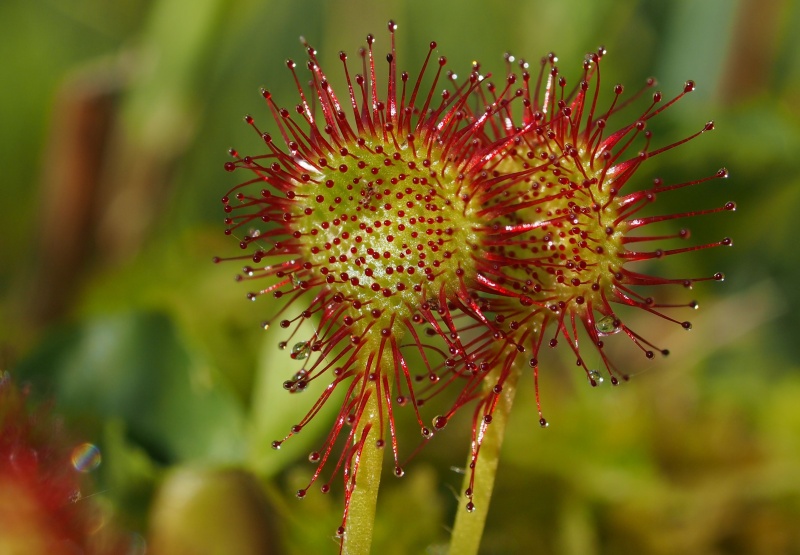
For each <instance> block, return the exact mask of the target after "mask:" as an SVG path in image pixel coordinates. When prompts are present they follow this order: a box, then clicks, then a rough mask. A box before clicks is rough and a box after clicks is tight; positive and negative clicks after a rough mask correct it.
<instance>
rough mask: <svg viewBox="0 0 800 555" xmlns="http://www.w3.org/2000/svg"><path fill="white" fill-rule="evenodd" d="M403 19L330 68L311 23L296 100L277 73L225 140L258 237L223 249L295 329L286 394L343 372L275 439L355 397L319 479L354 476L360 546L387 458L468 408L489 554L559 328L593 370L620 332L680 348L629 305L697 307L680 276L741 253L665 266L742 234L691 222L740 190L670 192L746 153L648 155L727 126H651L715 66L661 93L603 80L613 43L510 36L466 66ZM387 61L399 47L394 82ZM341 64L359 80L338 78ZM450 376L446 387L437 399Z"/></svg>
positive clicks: (478, 524)
mask: <svg viewBox="0 0 800 555" xmlns="http://www.w3.org/2000/svg"><path fill="white" fill-rule="evenodd" d="M396 29H397V26H396V25H395V23H394V22H389V25H388V34H389V39H390V41H389V47H388V52H379V49H378V48H377V43H376V41H375V38H374V37H373V36H372V35H368V36H367V41H366V45H365V46H364V47H363V48H362V49H361V50H360V51H359V52H358V54H357V55H356V56H348V54H346V53H344V52H341V53H340V54H339V59H340V61H341V66H340V67H338V68H323V67H321V64H320V62H319V60H318V58H317V51H316V50H315V49H314V47H313V46H312V45H310V44H308V43H304V46H305V49H306V54H305V60H304V61H303V62H302V63H297V62H295V61H292V60H289V61H287V62H286V64H287V66H288V70H289V73H288V75H289V78H290V79H292V80H293V82H294V83H295V84H296V89H297V97H296V99H295V100H294V101H293V102H292V103H290V104H284V103H285V102H286V99H278V98H274V97H273V95H272V94H271V93H270V91H269V90H267V89H263V90H262V91H261V94H262V97H263V102H264V109H263V112H265V113H266V117H264V116H262V115H253V116H251V115H247V116H245V122H246V123H247V124H248V125H249V126H250V128H252V130H253V132H254V134H255V135H256V137H257V139H258V140H259V142H260V145H259V147H258V148H252V147H251V148H248V150H247V152H240V151H239V150H237V149H232V150H231V151H230V155H231V159H230V161H228V162H227V163H225V170H227V171H228V172H231V173H232V174H233V176H234V177H235V178H238V179H234V184H233V185H232V186H231V187H230V190H229V191H228V193H227V194H226V195H225V196H224V197H223V199H222V204H223V208H224V212H225V224H226V229H225V233H226V234H228V235H231V236H232V237H235V238H236V240H237V241H238V243H239V247H240V249H241V251H242V252H241V254H239V255H238V256H224V257H221V258H217V259H215V260H216V261H217V262H221V261H223V260H228V261H230V260H235V261H238V263H239V264H240V266H241V273H240V274H239V275H238V276H237V280H238V281H241V282H242V283H243V284H247V285H248V287H249V292H248V293H247V296H248V298H249V299H251V300H252V301H254V302H259V303H262V306H263V307H264V308H263V310H264V313H265V320H264V323H263V326H264V327H265V328H269V327H278V328H280V330H281V333H282V334H283V337H282V339H281V345H280V346H281V348H283V349H285V350H286V352H287V357H290V358H291V359H293V360H295V361H298V363H297V369H295V370H293V371H291V373H290V374H289V375H287V377H286V381H285V383H284V388H285V389H286V394H287V395H291V394H297V393H300V392H302V391H304V390H305V389H306V388H307V387H308V386H309V384H310V383H311V382H314V381H320V382H324V384H326V386H325V387H324V389H323V390H322V394H321V395H320V396H319V397H317V398H316V399H311V400H309V399H308V398H306V397H305V396H298V397H297V402H298V403H306V404H307V406H308V412H307V413H306V415H305V416H304V417H303V418H302V419H301V420H300V421H299V422H297V423H296V424H295V425H294V426H292V427H291V428H290V429H288V430H286V435H285V437H280V438H276V439H275V441H274V442H273V444H272V446H273V447H274V448H275V449H280V447H281V446H282V445H283V444H284V442H287V441H292V436H295V435H297V434H300V433H302V432H303V429H304V428H305V427H306V426H307V425H308V423H309V422H310V421H311V420H312V419H314V418H317V416H318V414H319V413H320V412H321V410H322V409H323V407H326V406H327V405H329V404H331V403H340V404H337V407H336V410H335V411H334V412H335V417H334V419H333V420H332V421H331V422H330V428H329V429H330V431H329V433H328V434H327V436H326V437H325V438H323V439H322V440H321V441H320V442H319V445H318V448H316V449H315V450H313V451H312V452H311V453H309V460H310V461H311V462H312V463H313V464H314V466H313V470H312V471H311V472H310V474H309V478H308V482H307V485H306V486H305V487H303V488H301V489H299V490H298V491H297V497H299V498H304V497H306V496H308V495H316V494H319V493H318V492H321V493H323V494H324V493H328V492H329V491H331V486H332V483H333V480H335V479H337V477H340V479H343V482H344V505H343V514H342V520H341V525H340V526H339V527H338V529H337V530H332V531H331V532H332V533H335V535H336V536H337V538H338V539H339V542H340V548H341V551H342V552H344V553H368V552H369V549H370V544H371V538H372V533H373V532H372V529H373V520H374V514H375V508H376V499H377V495H378V488H379V484H380V479H381V468H382V464H383V461H384V459H385V458H386V457H391V458H392V460H393V461H394V464H393V469H394V474H395V475H396V476H398V477H402V476H403V475H404V474H405V472H406V468H407V466H408V465H407V463H408V461H409V460H410V459H411V458H413V457H414V456H420V457H421V456H424V448H422V447H424V444H425V443H428V442H431V441H436V436H437V435H438V434H440V433H443V432H444V429H445V427H446V426H447V425H448V423H449V422H450V421H451V420H452V419H453V417H454V416H455V415H456V413H458V412H460V411H462V410H463V411H467V412H468V414H471V415H472V429H471V433H467V431H466V430H464V433H463V435H464V437H465V440H466V438H467V437H469V441H468V442H467V441H465V456H466V463H465V464H466V471H465V483H464V487H463V490H462V493H463V496H462V500H461V503H460V509H459V513H458V515H457V517H456V523H455V526H454V528H453V533H452V543H451V553H453V554H463V553H476V552H477V550H478V545H479V542H480V538H481V534H482V530H483V523H484V520H485V518H486V513H487V510H488V505H489V498H490V495H491V490H492V485H493V481H494V474H495V472H496V468H497V459H498V456H499V447H500V444H501V443H502V438H503V433H504V427H505V422H506V420H507V416H508V411H509V410H510V407H511V403H512V401H513V399H514V394H515V391H516V388H517V387H518V386H519V385H520V384H523V383H525V382H523V381H520V377H522V378H528V377H529V378H530V379H531V383H532V385H533V387H534V389H535V398H536V403H537V406H535V407H532V408H531V409H530V411H533V413H534V414H536V420H538V423H539V424H540V425H541V427H547V425H548V420H547V419H546V416H545V415H546V412H547V397H546V392H542V395H541V396H540V389H539V381H538V379H539V364H540V363H539V358H540V353H541V351H542V350H543V349H550V348H557V347H558V348H560V349H566V350H568V351H570V352H571V355H572V357H573V358H574V360H575V364H576V367H577V368H578V369H579V371H581V372H583V373H584V374H585V376H586V380H587V382H588V383H589V384H590V385H591V386H597V385H598V384H599V383H601V382H603V381H604V380H607V381H608V382H609V383H610V384H612V385H618V384H619V383H621V382H623V381H626V380H627V379H628V378H627V373H626V370H625V368H619V367H618V366H617V365H616V364H615V363H614V361H613V359H612V357H611V356H610V355H608V354H607V352H606V344H607V343H609V342H611V341H617V340H618V339H617V338H618V337H619V338H625V339H627V341H628V342H629V343H630V344H631V345H632V346H633V348H634V349H638V351H640V352H641V356H642V357H644V358H645V359H649V358H653V357H655V356H666V355H668V350H667V347H666V346H664V345H661V344H660V343H659V342H658V341H657V340H656V339H654V338H651V337H649V336H648V334H647V331H646V330H641V329H637V328H635V327H634V326H633V325H630V324H629V323H628V317H629V315H630V314H631V309H634V310H638V311H640V312H645V313H648V314H649V315H650V316H651V317H652V318H655V319H663V320H667V321H669V322H671V323H673V324H674V325H675V326H677V327H678V328H681V327H682V328H684V329H686V330H689V329H690V328H691V323H690V321H689V320H686V317H687V316H686V314H687V313H688V312H690V311H691V310H692V309H694V308H697V303H696V302H694V301H693V300H692V299H691V297H687V298H686V299H685V300H684V301H680V302H677V303H676V302H675V301H673V300H672V299H673V297H674V295H673V294H672V293H671V292H670V293H664V292H665V291H667V290H670V289H674V288H677V289H678V290H681V289H684V290H687V291H688V290H690V289H691V288H692V287H693V286H694V285H695V284H697V283H699V282H703V281H722V280H723V276H722V274H721V273H717V274H714V275H709V276H679V277H675V276H672V275H670V274H669V272H668V271H665V270H662V267H663V268H668V266H669V261H670V260H671V259H672V258H673V257H674V256H677V255H680V254H683V253H688V252H692V251H699V250H703V249H707V248H715V247H720V246H730V245H731V244H732V241H731V239H730V238H728V237H720V238H719V239H718V240H716V241H713V242H710V243H696V242H693V241H692V239H691V233H690V231H689V229H688V228H686V227H681V225H682V224H681V223H680V222H682V221H683V220H687V219H693V218H696V217H700V216H704V217H705V216H709V215H712V214H715V213H719V212H726V211H733V210H735V204H734V203H732V202H728V203H725V204H724V205H723V206H716V207H714V206H704V207H695V208H691V207H689V208H687V209H686V210H684V211H681V212H675V213H672V212H658V206H659V204H658V202H657V201H658V199H659V198H661V197H662V196H667V195H670V196H673V195H680V194H681V192H682V191H685V190H687V189H689V188H694V187H701V186H703V187H706V186H712V185H713V184H714V183H715V182H717V181H718V180H720V179H724V178H725V177H727V170H725V169H724V168H723V169H710V170H709V172H708V174H707V175H706V176H701V177H699V178H694V179H691V180H689V181H685V182H680V183H667V182H664V181H663V180H661V179H659V178H654V176H652V175H650V176H648V175H647V167H648V161H649V160H650V159H652V158H654V157H656V156H658V157H662V156H679V155H678V154H677V153H676V151H678V150H680V149H682V148H686V146H685V143H687V142H689V141H692V140H694V139H696V138H697V137H698V136H699V135H701V134H703V133H705V132H706V131H710V130H712V129H713V128H714V124H713V123H711V122H708V123H702V124H700V125H698V129H697V132H696V133H694V134H692V135H690V136H687V137H685V138H684V139H682V140H679V141H677V142H674V143H667V144H664V143H660V142H659V141H658V137H657V136H656V135H654V134H653V133H652V132H651V131H650V129H649V124H650V123H651V122H652V120H653V119H654V118H657V117H659V116H661V115H662V114H663V113H664V112H665V111H669V110H674V109H676V108H675V106H676V103H677V102H678V101H679V100H682V99H683V97H684V96H686V95H688V94H689V93H691V92H692V91H693V90H694V88H695V84H694V82H692V81H687V82H685V83H682V84H678V85H677V86H672V85H671V84H670V85H668V86H667V87H665V92H663V93H662V92H661V90H660V89H659V88H657V86H656V82H655V80H648V81H647V82H646V83H644V84H643V85H642V86H641V87H638V88H637V87H634V90H633V91H630V92H629V90H628V89H625V88H624V87H623V86H622V85H619V84H608V83H606V82H605V81H604V80H603V79H601V73H602V71H601V68H602V67H604V66H605V64H607V63H609V62H608V61H607V60H606V57H605V55H606V52H605V50H604V49H602V48H601V49H598V50H596V51H594V52H591V53H589V54H588V55H587V56H586V57H585V59H584V60H583V69H582V73H580V74H579V78H578V79H577V80H576V81H575V82H569V81H568V80H567V78H565V77H564V75H563V74H562V72H561V71H560V69H559V66H558V59H557V58H556V56H555V55H554V54H548V55H546V56H544V57H543V58H542V59H541V61H538V60H537V61H536V63H529V62H527V61H524V60H522V61H517V60H516V59H515V58H514V57H513V56H511V55H507V56H506V60H507V64H506V68H505V72H504V73H503V74H502V75H497V76H493V75H490V74H488V73H483V70H482V67H481V66H480V65H479V64H478V63H474V64H473V66H472V67H471V68H466V69H467V71H466V73H465V74H464V75H461V76H460V75H457V72H454V71H452V70H450V69H449V67H448V64H447V59H446V58H445V57H444V56H440V55H439V53H438V49H439V46H438V45H437V44H436V43H435V42H431V43H430V44H429V45H428V54H427V57H426V58H425V61H424V63H423V64H422V67H421V68H418V69H416V70H414V71H411V70H406V69H405V68H404V67H403V66H402V64H401V63H400V60H401V58H400V56H398V53H397V52H396V48H395V41H394V38H395V32H396ZM476 54H480V55H484V54H485V53H476ZM573 62H574V61H568V63H573ZM578 63H579V62H578ZM379 64H385V65H387V66H388V77H387V79H386V81H385V82H382V80H381V79H378V78H377V77H376V74H378V73H382V71H376V67H377V66H379ZM575 65H578V64H577V63H576V64H575ZM458 69H459V72H460V70H461V68H458ZM333 71H338V72H340V73H341V74H342V75H343V76H344V82H345V83H346V85H345V86H344V87H342V88H339V89H337V90H334V88H333V86H332V85H331V84H330V83H329V81H328V75H329V74H330V73H331V72H333ZM670 91H672V92H670ZM607 93H610V94H607ZM654 209H655V212H654V211H653V210H654ZM665 226H668V227H669V226H671V227H672V229H671V230H670V231H667V232H663V231H662V230H663V229H664V228H665ZM651 229H652V230H653V231H651ZM651 262H653V263H652V264H651ZM687 295H688V293H687ZM662 299H663V300H662ZM309 324H310V326H311V327H310V328H309V327H308V326H309ZM307 329H311V330H313V332H311V333H308V332H305V331H303V330H307ZM417 361H421V363H420V362H417ZM439 398H442V399H443V400H444V401H443V403H444V405H443V404H442V403H430V401H431V400H438V399H439ZM342 399H343V400H342ZM430 404H434V405H435V406H437V407H441V406H445V407H449V408H447V409H446V410H444V411H443V410H441V408H438V409H437V410H436V411H435V412H433V411H429V408H428V407H429V405H430ZM529 417H530V415H529ZM400 419H411V420H412V421H413V422H415V423H416V425H417V427H418V429H419V433H420V436H419V439H418V440H416V441H408V440H406V441H399V440H398V433H397V428H398V421H399V420H400ZM448 430H450V428H448ZM449 433H459V432H458V431H456V430H453V431H449ZM537 441H547V438H546V435H545V436H544V437H543V438H539V439H537ZM408 443H410V445H409V444H408ZM421 448H422V449H421ZM387 451H388V452H390V454H387V453H386V452H387ZM418 453H419V454H418ZM272 456H275V457H279V456H281V454H280V453H273V454H272ZM315 490H316V491H315Z"/></svg>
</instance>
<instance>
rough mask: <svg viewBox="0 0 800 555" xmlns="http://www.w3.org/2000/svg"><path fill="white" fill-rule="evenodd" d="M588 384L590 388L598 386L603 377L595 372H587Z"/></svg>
mask: <svg viewBox="0 0 800 555" xmlns="http://www.w3.org/2000/svg"><path fill="white" fill-rule="evenodd" d="M588 377H589V383H590V384H591V385H592V387H595V386H598V385H600V384H601V383H603V376H602V374H600V372H599V371H597V370H589V376H588Z"/></svg>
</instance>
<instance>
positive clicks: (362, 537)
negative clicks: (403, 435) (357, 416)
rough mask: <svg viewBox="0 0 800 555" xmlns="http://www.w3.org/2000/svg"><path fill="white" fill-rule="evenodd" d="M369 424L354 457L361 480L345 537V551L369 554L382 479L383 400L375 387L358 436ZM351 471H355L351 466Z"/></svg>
mask: <svg viewBox="0 0 800 555" xmlns="http://www.w3.org/2000/svg"><path fill="white" fill-rule="evenodd" d="M367 426H369V427H370V428H369V432H368V433H367V437H366V438H365V439H364V444H363V447H362V449H361V453H360V454H359V455H356V457H358V459H356V458H355V457H354V460H353V462H352V466H353V467H354V466H355V465H358V483H357V484H354V486H355V487H354V488H353V493H352V496H351V497H350V506H349V508H348V509H347V510H348V515H347V523H346V524H345V531H344V536H343V538H342V554H344V555H369V553H370V546H371V545H372V529H373V525H374V524H375V507H376V504H377V502H378V487H379V486H380V483H381V468H382V466H383V449H379V448H378V447H376V441H378V440H379V439H380V435H379V434H380V429H381V425H380V400H379V399H378V392H377V391H376V390H375V389H373V390H372V391H371V394H370V396H369V397H368V399H367V402H366V406H365V407H364V414H363V415H362V424H361V425H360V426H359V429H358V430H356V438H359V437H360V436H361V434H362V433H363V430H364V429H365V428H366V427H367ZM350 471H351V472H352V471H353V468H352V467H351V469H350Z"/></svg>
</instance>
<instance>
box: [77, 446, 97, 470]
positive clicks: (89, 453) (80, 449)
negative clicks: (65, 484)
mask: <svg viewBox="0 0 800 555" xmlns="http://www.w3.org/2000/svg"><path fill="white" fill-rule="evenodd" d="M102 460H103V457H102V455H101V454H100V449H98V448H97V446H96V445H93V444H91V443H81V444H80V445H76V446H75V448H74V449H73V450H72V454H71V455H70V461H71V462H72V467H73V468H74V469H75V470H77V471H78V472H91V471H92V470H94V469H95V468H97V467H98V466H100V463H101V462H102Z"/></svg>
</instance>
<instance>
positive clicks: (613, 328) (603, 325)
mask: <svg viewBox="0 0 800 555" xmlns="http://www.w3.org/2000/svg"><path fill="white" fill-rule="evenodd" d="M594 328H595V329H596V330H597V332H598V333H599V334H601V335H613V334H615V333H619V332H620V331H622V326H621V325H620V323H619V320H617V319H616V318H615V317H614V316H612V315H611V314H608V315H606V316H603V317H602V318H600V319H599V320H597V322H595V324H594Z"/></svg>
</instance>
